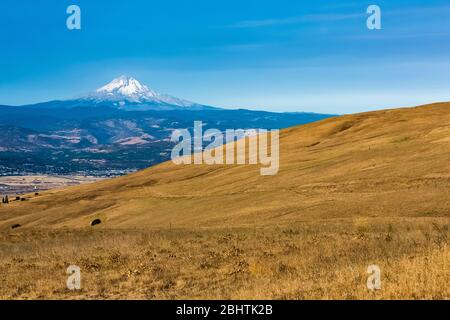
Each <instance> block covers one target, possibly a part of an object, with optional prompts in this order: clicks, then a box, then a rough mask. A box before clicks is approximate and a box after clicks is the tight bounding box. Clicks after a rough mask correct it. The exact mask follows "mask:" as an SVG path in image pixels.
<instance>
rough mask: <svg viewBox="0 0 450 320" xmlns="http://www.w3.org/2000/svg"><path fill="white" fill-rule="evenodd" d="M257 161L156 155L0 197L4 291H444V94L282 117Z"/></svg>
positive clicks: (10, 295) (449, 259)
mask: <svg viewBox="0 0 450 320" xmlns="http://www.w3.org/2000/svg"><path fill="white" fill-rule="evenodd" d="M259 169H260V166H258V165H244V166H207V165H184V166H176V165H174V164H173V163H171V162H167V163H163V164H160V165H158V166H155V167H152V168H149V169H147V170H143V171H140V172H137V173H135V174H131V175H128V176H124V177H120V178H117V179H112V180H105V181H100V182H96V183H93V184H89V185H82V186H76V187H70V188H66V189H61V190H51V191H46V192H42V193H41V194H40V195H38V196H35V195H28V196H26V197H25V198H26V199H27V200H26V201H12V202H11V203H9V204H7V205H5V204H4V205H1V206H0V275H2V276H0V299H49V298H51V299H130V298H131V299H450V287H449V283H450V250H449V240H448V239H449V237H450V196H449V194H450V193H449V191H450V103H441V104H434V105H429V106H423V107H417V108H410V109H397V110H384V111H377V112H370V113H363V114H356V115H348V116H342V117H336V118H333V119H328V120H325V121H321V122H317V123H312V124H308V125H305V126H300V127H295V128H290V129H287V130H284V131H282V133H281V137H280V171H279V173H278V174H277V175H275V176H261V175H260V171H259ZM97 218H99V219H101V220H102V223H101V224H99V225H96V226H94V227H91V226H90V223H91V221H92V220H94V219H97ZM13 225H16V226H17V225H21V227H19V228H14V229H12V228H11V227H12V226H13ZM373 264H375V265H377V266H379V267H380V269H381V289H380V290H375V291H371V290H369V289H368V288H367V286H366V283H367V278H368V274H367V268H368V266H369V265H373ZM69 265H77V266H79V267H80V269H81V277H82V284H81V290H76V291H70V290H69V289H67V287H66V279H67V274H66V269H67V267H68V266H69Z"/></svg>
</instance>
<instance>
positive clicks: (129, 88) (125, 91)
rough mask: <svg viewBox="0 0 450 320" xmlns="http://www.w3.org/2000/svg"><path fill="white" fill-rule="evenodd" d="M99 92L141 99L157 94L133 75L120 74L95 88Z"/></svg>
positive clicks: (111, 95)
mask: <svg viewBox="0 0 450 320" xmlns="http://www.w3.org/2000/svg"><path fill="white" fill-rule="evenodd" d="M96 92H97V93H99V94H105V95H107V96H110V97H114V96H116V97H118V98H125V99H126V98H131V99H132V100H141V99H145V98H154V97H156V96H158V94H157V93H156V92H155V91H153V90H151V89H150V88H149V87H147V86H146V85H143V84H141V83H140V82H139V81H138V80H136V79H134V78H133V77H127V76H120V77H119V78H116V79H114V80H113V81H111V82H110V83H108V84H107V85H104V86H103V87H101V88H99V89H97V90H96Z"/></svg>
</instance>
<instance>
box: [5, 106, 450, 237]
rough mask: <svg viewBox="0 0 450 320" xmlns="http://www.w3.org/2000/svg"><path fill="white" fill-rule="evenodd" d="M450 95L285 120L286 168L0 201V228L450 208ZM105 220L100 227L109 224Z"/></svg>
mask: <svg viewBox="0 0 450 320" xmlns="http://www.w3.org/2000/svg"><path fill="white" fill-rule="evenodd" d="M449 159H450V103H440V104H433V105H428V106H421V107H416V108H405V109H395V110H383V111H376V112H369V113H362V114H355V115H347V116H341V117H335V118H330V119H326V120H323V121H320V122H315V123H311V124H307V125H303V126H299V127H294V128H290V129H286V130H283V131H282V132H281V134H280V170H279V173H278V174H277V175H275V176H261V175H260V173H259V169H260V166H259V165H241V166H207V165H183V166H176V165H174V164H173V163H171V162H166V163H162V164H160V165H157V166H154V167H151V168H149V169H146V170H143V171H140V172H137V173H135V174H131V175H128V176H124V177H120V178H116V179H113V180H107V181H101V182H97V183H93V184H90V185H83V186H77V187H72V188H67V189H63V190H53V191H48V192H45V193H43V194H41V195H39V196H29V200H28V201H20V202H12V203H10V204H9V205H1V206H0V228H2V229H4V228H9V227H10V226H11V225H12V224H15V223H19V224H21V225H22V226H23V227H31V226H54V227H62V226H69V227H84V226H88V225H89V224H90V222H91V221H92V220H93V219H95V218H100V219H102V221H103V223H102V225H101V226H104V227H169V226H171V227H216V226H217V227H220V226H246V225H269V224H271V225H273V224H284V223H290V222H292V221H307V220H311V219H314V220H317V219H323V218H326V219H330V218H345V217H385V216H389V217H400V216H408V217H428V216H433V217H449V216H450V196H449V191H450V161H449ZM101 226H100V227H101Z"/></svg>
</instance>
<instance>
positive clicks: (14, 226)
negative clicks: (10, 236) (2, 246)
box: [11, 223, 21, 229]
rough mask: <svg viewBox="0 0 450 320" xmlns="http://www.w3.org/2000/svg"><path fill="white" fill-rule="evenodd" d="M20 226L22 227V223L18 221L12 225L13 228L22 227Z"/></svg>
mask: <svg viewBox="0 0 450 320" xmlns="http://www.w3.org/2000/svg"><path fill="white" fill-rule="evenodd" d="M20 227H21V225H20V224H18V223H16V224H13V225H12V226H11V229H16V228H20Z"/></svg>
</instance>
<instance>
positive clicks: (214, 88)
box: [0, 0, 450, 113]
mask: <svg viewBox="0 0 450 320" xmlns="http://www.w3.org/2000/svg"><path fill="white" fill-rule="evenodd" d="M70 4H77V5H79V6H80V8H81V14H82V29H81V30H74V31H69V30H68V29H67V28H66V19H67V16H68V15H67V14H66V8H67V7H68V6H69V5H70ZM370 4H377V5H379V6H380V7H381V10H382V30H368V29H367V27H366V19H367V16H368V15H367V14H366V9H367V7H368V6H369V5H370ZM0 39H1V47H0V104H10V105H19V104H26V103H33V102H41V101H46V100H53V99H65V98H72V97H76V96H79V95H82V94H83V93H85V92H89V91H92V90H94V89H96V88H97V87H100V86H101V85H103V84H105V83H107V82H109V81H110V80H112V79H113V78H114V77H117V76H119V75H121V74H126V75H130V76H133V77H135V78H137V79H138V80H140V81H141V82H143V83H145V84H147V85H149V86H150V87H151V88H153V89H154V90H156V91H158V92H161V93H168V94H172V95H175V96H178V97H181V98H185V99H189V100H192V101H195V102H199V103H204V104H210V105H215V106H222V107H227V108H235V107H245V108H249V109H263V110H271V111H311V112H327V113H353V112H359V111H365V110H373V109H381V108H387V107H400V106H409V105H418V104H422V103H428V102H434V101H449V100H450V54H449V53H450V3H449V1H448V0H446V1H441V0H429V1H415V0H412V1H403V0H388V1H375V0H373V1H346V0H340V1H331V0H321V1H313V0H311V1H305V0H303V1H302V0H296V1H294V0H290V1H284V0H277V1H274V0H273V1H265V0H255V1H246V0H239V1H238V0H227V1H222V0H217V1H211V0H208V1H204V0H200V1H197V0H192V1H182V0H177V1H174V0H172V1H171V0H166V1H152V0H133V1H114V0H109V1H106V0H95V1H92V0H71V1H66V0H59V1H51V0H27V1H23V0H2V1H1V2H0Z"/></svg>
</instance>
